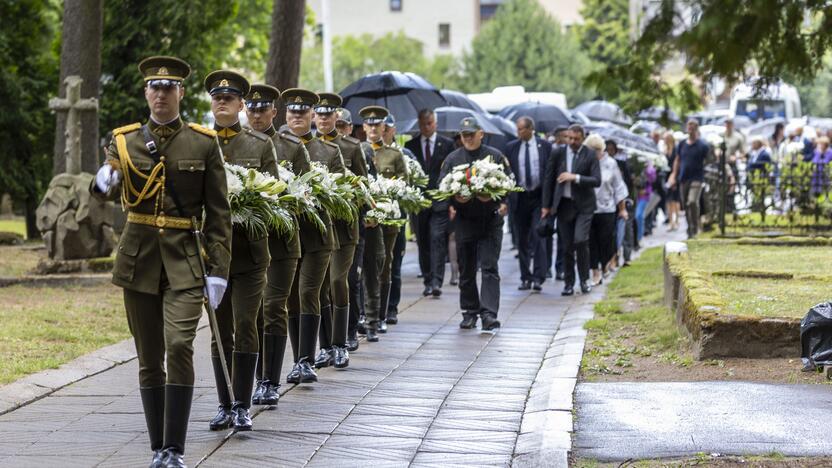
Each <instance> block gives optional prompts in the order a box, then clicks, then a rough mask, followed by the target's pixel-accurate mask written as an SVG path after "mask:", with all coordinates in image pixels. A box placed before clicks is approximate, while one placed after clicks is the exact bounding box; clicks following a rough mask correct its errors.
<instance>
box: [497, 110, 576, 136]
mask: <svg viewBox="0 0 832 468" xmlns="http://www.w3.org/2000/svg"><path fill="white" fill-rule="evenodd" d="M499 115H500V116H501V117H505V118H507V119H509V120H511V121H515V120H517V119H518V118H520V117H523V116H527V117H531V118H532V119H533V120H534V128H535V130H537V131H538V132H547V133H548V132H551V131H553V130H556V129H558V128H563V127H568V126H569V125H571V124H572V123H573V122H574V121H575V119H574V118H573V116H572V113H571V112H569V111H568V110H566V109H564V108H563V107H558V106H555V105H552V104H544V103H542V102H521V103H520V104H514V105H512V106H508V107H506V108H505V109H503V110H501V111H500V114H499Z"/></svg>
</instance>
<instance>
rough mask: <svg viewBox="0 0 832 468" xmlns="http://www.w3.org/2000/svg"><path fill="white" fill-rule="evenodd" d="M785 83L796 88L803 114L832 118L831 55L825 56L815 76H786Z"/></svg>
mask: <svg viewBox="0 0 832 468" xmlns="http://www.w3.org/2000/svg"><path fill="white" fill-rule="evenodd" d="M786 81H787V82H789V83H794V84H795V86H796V87H797V91H798V93H800V104H801V105H802V110H803V113H804V114H806V115H815V116H832V54H827V56H826V59H824V61H823V65H822V66H821V67H820V69H818V71H817V74H815V75H812V76H809V77H807V76H788V77H786Z"/></svg>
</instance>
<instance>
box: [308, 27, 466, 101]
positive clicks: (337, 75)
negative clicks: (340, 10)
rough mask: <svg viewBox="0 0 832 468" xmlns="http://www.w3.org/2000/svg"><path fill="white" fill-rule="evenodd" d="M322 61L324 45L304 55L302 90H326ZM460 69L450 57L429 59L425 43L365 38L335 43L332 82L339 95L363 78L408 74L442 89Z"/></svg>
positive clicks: (395, 37)
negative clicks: (382, 73) (394, 72)
mask: <svg viewBox="0 0 832 468" xmlns="http://www.w3.org/2000/svg"><path fill="white" fill-rule="evenodd" d="M322 60H323V47H322V46H321V44H315V45H314V46H312V47H307V48H306V49H304V51H303V54H301V67H300V81H299V82H300V84H301V86H304V87H306V88H309V89H312V90H322V89H324V74H323V65H322V63H323V62H322ZM458 68H459V64H458V61H457V60H456V59H455V58H454V57H452V56H450V55H438V56H436V57H434V58H433V59H430V58H427V57H426V56H425V54H424V52H423V45H422V43H421V42H420V41H419V40H417V39H413V38H410V37H408V36H406V35H405V34H404V33H403V32H401V31H399V32H397V33H395V34H394V33H387V34H385V35H383V36H378V37H374V36H372V35H370V34H362V35H361V36H350V35H347V36H336V37H334V38H333V39H332V70H333V76H332V82H333V87H334V89H335V90H336V92H337V91H339V90H341V89H343V88H345V87H346V86H347V85H349V84H350V83H352V82H353V81H355V80H357V79H359V78H361V77H362V76H364V75H367V74H370V73H378V72H381V71H385V70H398V71H409V72H413V73H416V74H419V75H421V76H422V77H424V78H425V79H427V80H428V81H430V82H431V83H433V84H434V85H435V86H437V87H439V88H445V87H453V86H454V85H455V84H456V75H457V73H458Z"/></svg>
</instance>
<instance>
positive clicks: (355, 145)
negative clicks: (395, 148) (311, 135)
mask: <svg viewBox="0 0 832 468" xmlns="http://www.w3.org/2000/svg"><path fill="white" fill-rule="evenodd" d="M322 138H323V139H324V141H329V142H331V143H335V144H336V145H338V148H339V149H340V150H341V156H342V158H343V160H344V166H345V167H346V168H347V169H349V170H350V171H351V172H352V173H353V174H355V175H360V176H364V177H367V163H366V162H365V161H364V153H363V152H362V151H361V141H359V140H358V139H357V138H353V137H351V136H341V135H339V134H338V132H337V131H336V130H333V131H332V133H330V134H329V135H325V136H323V137H322ZM335 235H336V236H337V237H338V243H339V244H340V245H351V244H358V220H356V221H355V222H353V223H347V222H344V221H335Z"/></svg>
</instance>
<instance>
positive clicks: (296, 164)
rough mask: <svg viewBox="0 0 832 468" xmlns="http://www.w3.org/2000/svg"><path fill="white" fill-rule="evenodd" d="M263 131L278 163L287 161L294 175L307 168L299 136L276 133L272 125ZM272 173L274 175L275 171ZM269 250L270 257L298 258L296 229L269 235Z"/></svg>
mask: <svg viewBox="0 0 832 468" xmlns="http://www.w3.org/2000/svg"><path fill="white" fill-rule="evenodd" d="M265 133H266V135H269V136H270V137H271V139H272V143H274V148H275V150H276V151H277V163H278V164H281V163H283V162H284V161H287V162H288V163H289V167H290V168H291V169H292V172H294V173H295V175H299V174H302V173H304V172H306V171H308V170H309V153H308V152H307V151H306V147H305V146H303V142H301V141H300V138H298V137H296V136H294V135H289V134H285V133H277V132H275V130H274V127H269V128H268V129H267V130H266V132H265ZM273 175H274V176H275V177H276V176H277V173H275V174H273ZM269 252H270V253H271V254H272V257H274V258H279V259H290V258H300V235H299V234H298V229H295V233H294V235H293V236H291V237H280V238H271V236H270V238H269Z"/></svg>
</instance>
